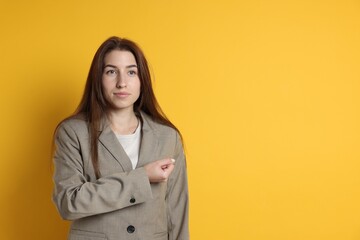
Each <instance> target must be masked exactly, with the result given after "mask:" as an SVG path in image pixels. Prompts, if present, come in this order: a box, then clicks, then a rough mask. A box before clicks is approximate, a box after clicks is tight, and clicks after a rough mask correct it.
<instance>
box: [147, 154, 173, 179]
mask: <svg viewBox="0 0 360 240" xmlns="http://www.w3.org/2000/svg"><path fill="white" fill-rule="evenodd" d="M174 163H175V160H174V159H171V158H166V159H162V160H157V161H155V162H152V163H148V164H146V165H145V166H144V168H145V171H146V174H147V176H148V178H149V181H150V182H151V183H159V182H166V181H167V180H168V178H169V176H170V174H171V172H172V171H173V170H174Z"/></svg>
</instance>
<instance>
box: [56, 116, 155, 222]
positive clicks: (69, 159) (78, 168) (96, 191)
mask: <svg viewBox="0 0 360 240" xmlns="http://www.w3.org/2000/svg"><path fill="white" fill-rule="evenodd" d="M55 146H56V150H55V153H54V165H55V172H54V183H55V188H54V193H53V200H54V202H55V205H56V207H57V208H58V211H59V213H60V215H61V216H62V218H64V219H67V220H75V219H79V218H83V217H87V216H91V215H96V214H100V213H106V212H111V211H114V210H118V209H122V208H125V207H129V206H132V205H135V204H139V203H143V202H145V201H147V200H149V199H152V191H151V187H150V182H149V179H148V177H147V175H146V172H145V170H144V168H138V169H135V170H132V171H130V172H119V173H115V174H112V175H108V176H103V177H101V178H99V179H97V180H96V181H94V182H90V181H87V180H86V177H85V174H84V159H83V158H82V154H81V144H80V141H79V136H78V134H77V133H76V131H75V130H74V129H73V128H72V127H71V126H70V125H68V124H66V123H63V124H61V125H60V126H59V128H58V129H57V131H56V134H55ZM134 200H135V201H134Z"/></svg>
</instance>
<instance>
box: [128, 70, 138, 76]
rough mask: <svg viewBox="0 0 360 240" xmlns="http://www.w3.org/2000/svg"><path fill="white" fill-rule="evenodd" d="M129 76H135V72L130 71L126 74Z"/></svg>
mask: <svg viewBox="0 0 360 240" xmlns="http://www.w3.org/2000/svg"><path fill="white" fill-rule="evenodd" d="M128 74H129V76H136V75H137V72H136V71H135V70H130V71H129V72H128Z"/></svg>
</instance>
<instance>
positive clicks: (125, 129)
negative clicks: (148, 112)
mask: <svg viewBox="0 0 360 240" xmlns="http://www.w3.org/2000/svg"><path fill="white" fill-rule="evenodd" d="M108 117H109V120H110V123H111V128H112V130H113V131H114V132H115V133H117V134H121V135H128V134H132V133H134V132H135V130H136V128H137V126H138V124H139V120H138V118H137V117H136V115H135V113H134V111H133V110H132V109H131V111H116V112H115V111H112V112H110V113H109V114H108Z"/></svg>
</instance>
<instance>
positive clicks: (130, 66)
mask: <svg viewBox="0 0 360 240" xmlns="http://www.w3.org/2000/svg"><path fill="white" fill-rule="evenodd" d="M106 67H112V68H118V67H117V66H115V65H111V64H106V65H105V67H104V68H106ZM133 67H135V68H137V65H136V64H133V65H128V66H126V68H133Z"/></svg>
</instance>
